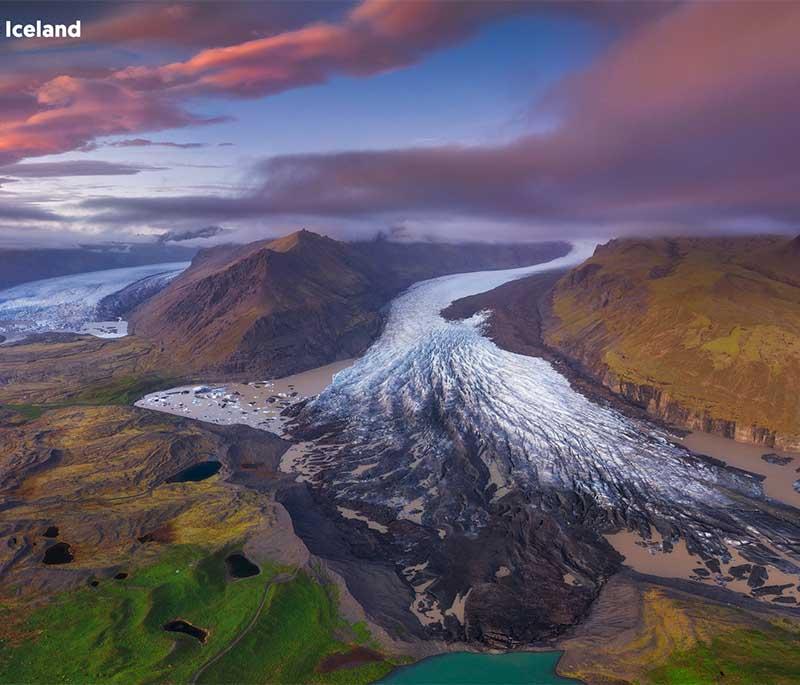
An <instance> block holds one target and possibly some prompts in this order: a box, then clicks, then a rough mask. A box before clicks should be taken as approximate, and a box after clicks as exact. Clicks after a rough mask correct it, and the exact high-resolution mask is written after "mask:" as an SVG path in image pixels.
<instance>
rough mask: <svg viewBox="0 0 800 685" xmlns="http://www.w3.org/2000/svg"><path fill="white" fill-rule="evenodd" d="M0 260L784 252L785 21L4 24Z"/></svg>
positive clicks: (505, 13) (353, 12)
mask: <svg viewBox="0 0 800 685" xmlns="http://www.w3.org/2000/svg"><path fill="white" fill-rule="evenodd" d="M0 20H2V28H4V26H5V21H6V20H10V21H12V22H14V23H27V22H34V21H36V20H42V21H44V22H51V23H72V22H74V21H76V20H80V21H81V23H82V35H81V37H80V38H78V39H44V38H42V39H35V38H32V39H8V38H5V37H2V38H0V245H4V244H5V245H8V244H15V245H46V246H59V245H71V244H76V243H85V242H96V241H102V242H106V241H148V240H155V239H157V238H158V237H159V236H162V240H163V239H166V238H170V239H172V238H174V239H177V238H180V239H182V240H188V242H187V244H197V245H205V244H210V243H214V242H220V241H229V240H233V241H246V240H254V239H261V238H265V237H270V236H275V235H281V234H284V233H287V232H289V231H293V230H296V229H298V228H301V227H305V228H310V229H312V230H317V231H320V232H323V233H327V234H329V235H332V236H335V237H342V238H354V237H370V236H374V235H376V234H377V233H379V232H381V233H384V234H388V235H390V236H393V237H395V238H396V239H435V240H455V241H458V240H492V241H494V240H505V241H507V240H525V241H528V240H539V239H548V238H553V237H557V238H565V237H593V238H595V237H612V236H620V235H661V234H682V235H686V234H720V233H761V232H770V233H775V232H781V233H798V232H800V229H798V219H799V218H800V192H798V188H800V161H798V160H800V59H798V58H797V45H798V43H799V42H800V2H792V1H791V0H789V1H781V2H772V1H770V0H757V1H753V2H750V1H749V0H715V1H709V2H673V1H671V0H666V1H664V2H659V1H648V0H640V1H636V0H632V1H627V2H626V1H620V0H615V1H613V2H603V1H600V0H598V1H596V2H584V1H582V0H575V1H570V0H542V1H540V2H533V1H530V0H508V1H506V0H486V1H482V0H470V1H468V2H462V1H461V0H447V1H443V2H433V1H427V0H352V1H343V2H338V1H335V0H333V1H331V0H326V1H324V2H317V1H313V2H312V1H309V2H303V1H302V0H284V1H280V2H279V1H275V2H267V1H260V2H230V1H229V2H224V3H222V2H220V3H215V2H208V1H203V2H184V3H168V2H140V3H130V2H109V1H103V2H94V3H87V2H67V3H64V2H52V3H47V2H35V1H34V2H21V3H14V2H4V3H2V5H0Z"/></svg>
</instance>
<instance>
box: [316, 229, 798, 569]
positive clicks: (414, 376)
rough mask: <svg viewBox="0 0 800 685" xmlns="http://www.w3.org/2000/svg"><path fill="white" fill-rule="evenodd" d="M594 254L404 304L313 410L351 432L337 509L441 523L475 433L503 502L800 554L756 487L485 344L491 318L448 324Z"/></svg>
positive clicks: (424, 293) (588, 248)
mask: <svg viewBox="0 0 800 685" xmlns="http://www.w3.org/2000/svg"><path fill="white" fill-rule="evenodd" d="M592 248H593V246H592V245H590V244H577V245H575V246H574V248H573V251H572V252H571V253H570V254H569V255H567V256H566V257H563V258H560V259H556V260H554V261H551V262H548V263H545V264H539V265H536V266H533V267H526V268H521V269H512V270H505V271H486V272H476V273H467V274H458V275H454V276H445V277H442V278H437V279H433V280H430V281H425V282H422V283H419V284H417V285H415V286H413V287H411V288H410V289H409V290H408V291H406V292H405V293H404V294H403V295H401V296H400V297H399V298H397V299H396V300H395V301H394V302H393V304H392V307H391V311H390V313H389V316H388V321H387V324H386V327H385V330H384V333H383V334H382V336H381V337H380V339H379V340H378V341H377V342H376V343H375V344H374V345H373V346H372V347H371V348H370V350H369V351H368V352H367V354H366V355H365V356H364V357H363V358H362V359H361V360H359V361H358V362H357V363H356V364H355V365H353V366H352V367H350V368H349V369H346V370H344V371H341V372H340V373H338V374H337V375H336V376H335V377H334V380H333V383H332V384H331V385H330V386H329V387H328V388H327V389H326V390H325V391H324V392H323V393H321V394H320V395H319V396H318V397H317V398H316V400H314V401H313V402H312V403H310V404H309V405H308V407H307V408H306V409H305V410H304V415H303V416H302V419H303V421H304V422H306V423H307V424H308V423H310V424H312V425H313V424H317V425H333V424H336V425H339V426H344V427H345V428H344V429H343V430H344V431H346V434H347V439H348V444H347V447H346V448H345V449H342V450H341V451H340V452H339V453H338V454H337V455H336V462H335V463H332V464H330V465H329V466H323V471H324V474H323V473H320V476H321V478H320V482H323V481H324V483H325V486H326V487H328V486H329V487H330V489H331V491H332V492H334V493H336V496H337V497H339V498H342V499H349V500H358V499H361V500H362V501H369V502H373V503H375V504H382V505H386V504H388V505H389V506H390V507H393V508H394V509H395V510H396V511H397V512H398V514H400V515H401V516H402V515H403V513H404V512H407V511H408V507H409V502H410V501H412V500H414V501H413V504H414V505H415V506H417V507H418V508H422V509H423V511H424V514H423V521H425V517H426V516H428V521H427V522H429V523H433V521H431V520H430V512H431V511H432V510H433V509H435V508H436V507H438V506H439V505H440V503H441V501H442V500H443V499H446V498H448V497H450V496H453V493H451V492H448V491H447V490H446V488H444V487H442V488H440V487H439V485H440V484H441V481H442V478H443V476H442V474H441V471H442V469H441V468H440V467H439V466H438V465H439V463H440V461H441V458H442V455H443V454H446V453H447V451H448V450H451V449H452V448H453V446H454V440H457V439H458V436H459V435H460V434H463V433H464V432H465V431H471V432H472V433H473V434H476V435H478V436H479V437H478V442H479V446H480V448H479V450H478V452H479V454H480V455H481V457H480V458H481V459H482V460H483V461H484V464H485V466H486V468H487V469H488V472H489V473H490V474H491V480H492V482H493V483H494V484H495V485H497V486H498V487H499V490H498V495H500V494H504V493H505V492H508V491H510V490H513V489H515V488H522V489H523V490H526V489H527V490H528V491H531V490H536V491H540V492H541V491H542V490H549V489H555V490H560V491H565V490H566V491H571V492H574V493H576V494H578V495H581V496H588V497H590V498H591V499H592V500H593V501H594V502H595V503H596V504H597V506H598V507H600V508H603V509H606V510H609V511H616V512H619V513H621V514H622V516H623V517H624V518H627V519H628V520H630V519H631V518H633V519H634V520H644V521H651V522H652V521H654V520H660V521H668V522H669V523H670V524H671V525H673V526H674V529H677V530H680V532H681V534H682V535H684V536H687V537H692V539H693V540H695V541H696V542H698V543H699V544H702V545H705V546H707V547H710V551H715V552H716V553H723V554H724V550H725V549H726V546H727V545H729V544H734V545H736V544H743V543H744V544H747V543H748V542H750V543H755V544H758V543H759V542H760V541H761V540H769V541H770V542H772V543H774V544H775V545H776V546H777V547H779V548H780V549H781V550H783V551H784V552H786V551H794V552H795V553H796V552H798V551H800V546H798V545H799V543H800V538H799V537H798V532H799V531H798V529H797V527H795V526H794V525H792V524H791V523H787V522H786V521H783V520H781V519H780V518H775V517H772V516H770V515H769V514H768V513H766V511H764V510H766V509H767V507H764V506H763V505H764V498H763V493H762V490H761V486H760V484H759V483H758V481H757V480H756V479H754V478H752V477H750V476H748V475H746V474H744V473H741V472H737V471H734V470H730V469H727V468H723V467H720V466H718V465H716V464H714V463H713V462H710V461H708V460H704V459H700V458H698V457H695V456H694V455H692V454H691V453H689V452H688V451H687V450H685V449H684V448H682V447H679V446H677V445H675V444H673V443H672V442H670V441H669V439H668V436H667V434H666V433H664V432H663V431H662V430H660V429H658V428H656V427H655V426H653V425H651V424H649V423H644V422H640V421H637V420H634V419H631V418H628V417H626V416H624V415H622V414H620V413H619V412H617V411H616V410H614V409H611V408H608V407H604V406H600V405H598V404H595V403H593V402H591V401H590V400H589V399H587V398H586V397H584V396H583V395H581V394H579V393H578V392H576V391H574V390H573V389H572V388H571V387H570V385H569V382H568V381H567V380H566V379H565V378H564V377H563V376H562V375H560V374H559V373H558V372H557V371H556V370H555V369H554V368H553V367H552V366H551V365H550V363H548V362H547V361H545V360H543V359H539V358H535V357H527V356H523V355H518V354H513V353H511V352H507V351H505V350H502V349H500V348H499V347H497V346H496V345H495V344H494V343H493V342H492V341H491V340H489V339H488V338H486V337H484V336H483V335H482V333H481V324H482V323H483V321H484V318H485V316H484V315H481V314H479V315H476V316H474V317H472V318H471V319H469V320H466V321H456V322H451V321H447V320H445V319H443V318H442V317H441V316H440V314H439V313H440V311H441V310H442V309H443V308H444V307H446V306H447V305H448V304H450V303H451V302H452V301H454V300H457V299H459V298H462V297H466V296H469V295H473V294H477V293H481V292H485V291H488V290H491V289H493V288H495V287H497V286H499V285H502V284H503V283H505V282H508V281H510V280H513V279H517V278H520V277H524V276H527V275H530V274H533V273H537V272H542V271H546V270H550V269H555V268H564V267H568V266H573V265H576V264H579V263H580V262H582V261H583V260H584V259H586V258H588V257H589V256H590V255H591V252H592ZM432 417H435V420H432ZM376 455H377V457H378V461H377V462H376ZM381 455H383V456H381ZM387 460H390V463H386V461H387ZM375 463H377V464H378V465H377V467H372V466H370V465H371V464H375ZM359 467H361V468H359ZM368 468H369V470H367V469H368ZM365 471H366V472H365ZM377 474H379V475H377ZM420 496H421V497H420ZM753 509H758V510H759V511H758V515H754V514H753ZM617 518H618V519H619V517H617ZM476 520H479V518H476ZM798 570H800V569H798Z"/></svg>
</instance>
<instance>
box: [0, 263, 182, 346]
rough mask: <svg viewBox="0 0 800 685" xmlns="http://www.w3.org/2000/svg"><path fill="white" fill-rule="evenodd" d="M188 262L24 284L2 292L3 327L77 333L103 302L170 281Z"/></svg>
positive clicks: (0, 304)
mask: <svg viewBox="0 0 800 685" xmlns="http://www.w3.org/2000/svg"><path fill="white" fill-rule="evenodd" d="M188 266H189V262H169V263H165V264H148V265H145V266H133V267H124V268H120V269H105V270H103V271H91V272H87V273H82V274H74V275H71V276H57V277H55V278H46V279H43V280H40V281H31V282H30V283H22V284H20V285H16V286H14V287H13V288H8V289H7V290H3V291H0V326H2V325H3V324H5V326H4V327H5V328H6V330H9V331H13V332H17V333H19V332H32V331H77V330H79V329H80V328H81V326H82V325H84V324H86V323H88V322H90V321H94V320H95V315H96V312H97V307H98V304H99V303H100V301H101V300H102V299H103V298H104V297H106V296H108V295H112V294H114V293H116V292H118V291H120V290H122V289H123V288H125V287H127V286H129V285H131V284H132V283H136V282H137V281H140V280H142V279H146V278H150V277H155V276H160V277H163V278H164V279H165V280H171V279H172V278H175V277H176V276H177V275H178V274H180V273H181V272H182V271H184V270H185V269H186V268H187V267H188Z"/></svg>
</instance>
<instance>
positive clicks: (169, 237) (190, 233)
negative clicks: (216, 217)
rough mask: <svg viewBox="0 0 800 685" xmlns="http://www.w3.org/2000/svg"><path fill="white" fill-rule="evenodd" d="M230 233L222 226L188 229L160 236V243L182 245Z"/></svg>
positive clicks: (168, 232)
mask: <svg viewBox="0 0 800 685" xmlns="http://www.w3.org/2000/svg"><path fill="white" fill-rule="evenodd" d="M228 232H229V231H226V230H225V229H224V228H222V226H205V227H204V228H195V229H187V230H185V231H167V232H166V233H162V234H161V235H160V236H158V242H159V243H180V242H184V241H186V240H196V239H198V238H213V237H215V236H218V235H222V234H223V233H228Z"/></svg>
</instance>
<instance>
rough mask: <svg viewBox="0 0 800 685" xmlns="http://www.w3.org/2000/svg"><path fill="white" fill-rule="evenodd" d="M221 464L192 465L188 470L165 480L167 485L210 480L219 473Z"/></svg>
mask: <svg viewBox="0 0 800 685" xmlns="http://www.w3.org/2000/svg"><path fill="white" fill-rule="evenodd" d="M221 468H222V464H221V463H220V462H218V461H201V462H200V463H199V464H192V465H191V466H189V467H188V468H185V469H183V471H180V472H178V473H176V474H175V475H174V476H170V477H169V478H167V483H186V482H189V481H191V482H196V481H199V480H205V479H206V478H211V476H213V475H214V474H215V473H219V470H220V469H221Z"/></svg>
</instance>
